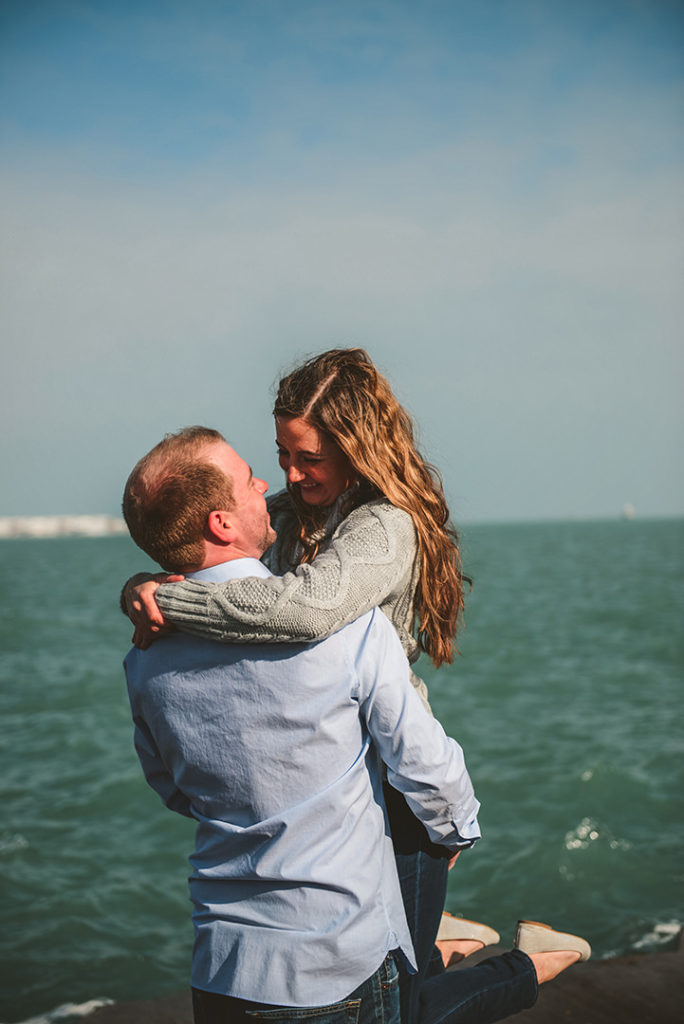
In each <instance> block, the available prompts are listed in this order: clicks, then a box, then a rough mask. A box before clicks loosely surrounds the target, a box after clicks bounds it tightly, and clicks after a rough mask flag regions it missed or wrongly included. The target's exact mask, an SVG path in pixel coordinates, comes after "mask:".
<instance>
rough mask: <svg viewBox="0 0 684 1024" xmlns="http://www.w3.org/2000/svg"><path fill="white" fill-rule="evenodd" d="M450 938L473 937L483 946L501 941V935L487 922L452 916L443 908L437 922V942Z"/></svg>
mask: <svg viewBox="0 0 684 1024" xmlns="http://www.w3.org/2000/svg"><path fill="white" fill-rule="evenodd" d="M450 939H452V940H453V939H473V940H475V941H476V942H481V943H482V945H483V946H494V945H496V943H497V942H500V941H501V936H500V935H499V933H498V932H497V931H494V929H493V928H490V927H489V925H488V924H480V922H479V921H469V920H468V919H467V918H466V917H454V916H453V914H448V913H447V912H446V910H445V911H444V913H443V914H442V920H441V921H440V922H439V931H438V932H437V942H447V941H449V940H450Z"/></svg>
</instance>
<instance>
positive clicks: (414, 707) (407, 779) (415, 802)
mask: <svg viewBox="0 0 684 1024" xmlns="http://www.w3.org/2000/svg"><path fill="white" fill-rule="evenodd" d="M359 627H360V628H361V627H365V633H364V635H363V637H362V639H361V642H360V643H359V645H358V647H357V648H356V649H355V651H354V658H355V663H356V664H355V677H356V680H357V687H358V689H357V691H356V692H355V694H354V696H355V697H356V698H357V699H358V700H359V704H360V707H361V711H362V714H363V716H364V719H365V721H366V725H367V727H368V730H369V733H370V735H371V737H372V739H373V741H374V743H375V745H376V747H377V750H378V753H379V754H380V757H381V758H382V760H383V761H384V763H385V765H386V766H387V780H388V782H389V783H390V785H392V786H394V788H395V789H397V790H399V792H400V793H402V794H403V795H404V797H405V799H406V802H407V803H408V805H409V807H410V808H411V810H412V811H413V813H414V814H415V815H416V817H417V818H419V819H420V821H422V823H423V824H424V825H425V828H426V829H427V831H428V834H429V835H430V838H431V839H432V841H433V842H435V843H440V844H442V845H443V846H446V847H448V848H449V849H453V850H458V849H463V848H466V847H469V846H472V845H473V843H474V842H475V841H476V840H477V839H479V838H480V829H479V825H478V821H477V814H478V811H479V808H480V804H479V802H478V801H477V799H476V798H475V793H474V791H473V785H472V782H471V780H470V776H469V775H468V771H467V769H466V765H465V758H464V754H463V750H462V748H461V747H460V745H459V744H458V743H457V742H456V741H455V740H453V739H451V738H450V737H449V736H447V735H446V733H445V732H444V729H443V728H442V726H441V725H440V723H439V722H438V721H437V720H436V719H435V718H433V717H432V716H431V715H430V714H429V713H428V712H427V711H426V709H425V708H424V706H423V704H422V703H421V700H420V698H419V697H418V695H417V694H416V692H415V690H414V689H413V687H412V686H411V683H410V681H409V670H408V666H407V664H406V658H405V656H404V653H403V650H402V648H401V644H400V643H399V641H398V639H397V636H396V633H395V632H394V629H393V628H392V626H391V624H390V623H389V621H388V620H387V619H386V618H385V616H384V615H383V614H382V612H380V611H379V610H377V609H376V610H375V611H374V612H373V613H372V615H370V616H367V617H365V618H364V620H363V622H360V623H359Z"/></svg>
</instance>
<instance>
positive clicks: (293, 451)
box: [276, 416, 356, 506]
mask: <svg viewBox="0 0 684 1024" xmlns="http://www.w3.org/2000/svg"><path fill="white" fill-rule="evenodd" d="M276 445H277V446H278V461H279V462H280V468H281V469H282V470H283V471H284V473H285V477H286V479H287V481H288V483H290V484H294V485H296V486H297V487H298V488H299V493H300V494H301V496H302V501H305V502H306V504H307V505H324V506H325V505H332V504H333V502H334V501H336V500H337V498H339V496H340V494H342V493H343V492H344V491H346V489H347V488H348V487H349V485H350V484H351V483H352V482H353V481H354V480H355V479H356V473H355V472H354V470H353V468H352V465H351V463H350V461H349V459H348V458H347V456H346V455H345V454H344V453H343V452H341V451H340V449H339V448H338V447H337V445H336V444H335V442H334V441H331V440H330V438H329V437H327V436H326V435H325V434H323V433H321V431H320V430H319V429H318V428H317V427H314V426H312V425H311V424H310V423H309V422H308V421H307V420H305V419H302V418H301V417H300V416H295V417H284V416H276Z"/></svg>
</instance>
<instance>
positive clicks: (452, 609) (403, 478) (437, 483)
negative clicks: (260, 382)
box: [273, 348, 464, 667]
mask: <svg viewBox="0 0 684 1024" xmlns="http://www.w3.org/2000/svg"><path fill="white" fill-rule="evenodd" d="M273 413H274V415H275V416H282V417H285V418H287V417H301V418H303V419H305V420H307V422H309V423H311V424H312V425H313V426H315V427H316V428H317V429H318V430H320V431H322V432H323V433H324V434H326V435H327V436H328V437H329V438H330V439H332V441H334V443H335V444H336V445H337V446H338V448H340V449H341V450H342V451H343V452H344V454H345V455H346V456H347V458H348V459H349V461H350V463H351V465H352V467H353V469H354V470H355V472H356V473H357V474H358V477H359V486H358V487H357V488H356V490H355V491H353V492H352V493H353V500H352V503H351V504H350V507H349V508H348V509H347V510H346V511H347V512H350V511H351V510H352V508H354V507H356V506H358V505H360V504H361V503H362V502H364V501H368V500H369V499H370V498H373V497H378V496H379V495H384V496H385V497H386V498H387V500H388V501H390V502H391V503H392V504H393V505H395V506H396V507H397V508H401V509H403V510H404V511H405V512H408V513H409V515H410V516H411V518H412V519H413V522H414V525H415V528H416V533H417V535H418V546H419V550H420V557H421V571H420V581H419V584H418V589H417V592H416V598H415V605H414V609H415V614H416V620H417V623H418V635H417V639H418V644H419V646H420V648H421V649H422V650H423V651H425V652H426V653H427V654H428V655H429V656H430V657H431V658H432V661H433V662H434V664H435V665H436V666H438V667H439V665H441V664H443V663H444V662H451V661H453V656H454V636H455V633H456V628H457V626H458V620H459V616H460V614H461V612H462V610H463V580H464V577H463V576H462V573H461V558H460V554H459V550H458V538H457V536H456V532H455V530H454V529H453V527H452V526H451V524H450V522H449V509H448V508H447V504H446V500H445V498H444V491H443V488H442V481H441V477H440V475H439V472H438V471H437V470H436V469H435V468H434V467H433V466H431V465H429V464H428V463H427V462H426V461H425V460H424V459H423V457H422V456H421V454H420V452H419V451H418V450H417V448H416V445H415V442H414V433H413V423H412V421H411V418H410V416H409V415H408V413H407V412H406V410H405V409H403V408H402V406H401V405H400V404H399V402H398V401H397V400H396V398H395V397H394V395H393V394H392V389H391V388H390V386H389V384H388V382H387V380H386V379H385V378H384V377H383V376H382V374H381V373H379V372H378V371H377V370H376V368H375V366H374V365H373V363H372V362H371V360H370V357H369V356H368V353H367V352H365V351H364V350H363V349H361V348H348V349H331V350H330V351H329V352H323V353H322V354H321V355H319V356H315V357H314V358H312V359H309V360H308V361H307V362H305V363H303V364H302V365H301V366H299V367H297V368H296V369H295V370H293V371H292V373H290V374H288V375H287V376H286V377H283V379H282V380H281V381H280V384H279V386H278V392H277V395H276V400H275V406H274V409H273ZM288 490H289V491H290V497H291V500H292V501H293V503H294V506H295V509H296V511H297V515H298V518H299V522H300V527H301V528H300V535H299V541H300V543H301V545H302V548H303V550H304V555H303V558H302V561H305V562H310V561H312V559H313V558H314V557H315V555H316V552H317V551H318V545H319V543H320V540H321V538H322V535H323V526H324V523H325V518H326V512H327V510H326V509H321V508H318V507H316V506H311V505H307V504H306V503H305V502H303V501H302V499H301V497H300V496H299V493H298V489H297V488H296V487H291V486H290V485H289V484H288Z"/></svg>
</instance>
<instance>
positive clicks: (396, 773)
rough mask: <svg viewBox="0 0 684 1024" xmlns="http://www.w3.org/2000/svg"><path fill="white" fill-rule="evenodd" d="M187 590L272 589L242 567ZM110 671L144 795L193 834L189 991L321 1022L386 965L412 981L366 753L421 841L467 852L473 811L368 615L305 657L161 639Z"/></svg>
mask: <svg viewBox="0 0 684 1024" xmlns="http://www.w3.org/2000/svg"><path fill="white" fill-rule="evenodd" d="M192 575H193V576H194V578H195V579H204V580H209V581H215V582H221V581H223V580H227V579H234V578H237V577H245V576H264V575H270V574H269V572H268V570H267V569H266V568H265V567H264V566H263V565H262V564H261V563H260V562H258V561H256V560H253V559H239V560H235V561H230V562H224V563H222V564H221V565H219V566H214V567H212V568H211V569H207V570H202V571H201V572H199V573H195V574H192ZM125 668H126V676H127V680H128V691H129V697H130V702H131V708H132V711H133V718H134V722H135V727H136V728H135V743H136V749H137V751H138V755H139V757H140V761H141V763H142V767H143V770H144V772H145V776H146V778H147V781H148V782H149V784H150V785H151V786H152V787H153V788H154V789H155V790H156V791H157V792H158V793H159V795H160V796H161V797H162V799H163V800H164V802H165V803H166V804H167V806H169V807H170V808H171V809H172V810H175V811H178V812H179V813H181V814H186V815H189V816H191V817H193V818H195V819H196V820H197V822H198V825H197V834H196V843H195V851H194V854H193V855H192V857H191V858H190V861H191V864H192V866H193V869H194V870H193V874H192V876H191V878H190V895H191V899H192V902H193V904H194V912H193V922H194V926H195V946H194V952H193V964H192V984H193V986H195V987H196V988H200V989H205V990H207V991H210V992H218V993H221V994H224V995H232V996H236V997H239V998H242V999H250V1000H255V1001H258V1002H262V1003H275V1004H284V1005H291V1006H319V1005H325V1004H326V1003H331V1002H335V1001H337V1000H339V999H343V998H344V997H345V996H346V995H348V994H349V992H352V991H353V990H354V989H355V988H356V987H357V986H358V985H360V984H361V983H362V982H363V981H364V980H365V979H366V978H368V977H369V976H370V975H371V974H372V973H373V972H374V971H375V970H376V969H377V968H378V967H379V966H380V964H381V963H382V961H383V960H384V958H385V956H386V954H387V953H388V952H389V951H390V950H393V949H400V950H401V951H402V952H403V953H404V955H405V957H406V959H407V960H408V962H409V964H410V965H412V966H413V967H415V964H414V958H413V949H412V946H411V939H410V936H409V933H408V928H407V925H406V919H405V916H404V910H403V906H402V901H401V892H400V888H399V881H398V878H397V872H396V866H395V861H394V854H393V849H392V842H391V839H390V837H389V835H388V828H387V825H386V815H385V812H384V807H383V803H382V769H381V766H380V764H379V761H378V756H377V754H376V751H377V753H378V754H379V756H380V758H382V760H383V761H384V762H385V764H386V765H387V775H388V779H389V781H390V783H391V784H392V785H393V786H395V787H396V788H397V789H399V790H401V792H402V793H404V795H405V797H406V799H407V801H408V803H409V804H410V806H411V807H412V809H413V810H414V811H415V813H416V814H417V815H418V817H419V818H420V819H421V821H423V823H424V824H425V826H426V828H427V830H428V832H429V834H430V837H431V838H432V839H433V841H434V842H437V843H442V844H444V845H445V846H447V847H449V848H451V849H453V850H456V849H458V848H461V847H463V846H470V845H471V844H472V842H473V841H474V839H476V838H477V837H478V836H479V830H478V826H477V811H478V808H479V804H478V802H477V800H476V799H475V795H474V793H473V788H472V785H471V782H470V778H469V776H468V773H467V771H466V768H465V763H464V759H463V752H462V750H461V748H460V746H459V745H458V744H457V743H456V742H455V741H454V740H452V739H449V738H448V737H447V736H446V735H445V734H444V731H443V729H442V727H441V726H440V725H439V723H438V722H437V721H436V720H435V719H434V718H432V717H431V716H430V715H429V714H428V712H427V711H426V710H425V708H424V707H423V705H422V703H421V701H420V698H419V697H418V696H417V694H416V692H415V690H414V689H413V687H412V685H411V683H410V681H409V667H408V663H407V661H406V656H405V654H404V652H403V650H402V647H401V644H400V642H399V640H398V638H397V635H396V633H395V631H394V628H393V627H392V626H391V624H390V623H389V621H388V619H387V618H386V617H385V616H384V615H383V614H382V612H380V611H379V610H378V609H375V610H374V611H371V612H368V613H367V614H365V615H363V616H362V617H361V618H359V619H358V620H357V621H356V622H353V623H351V625H349V626H346V627H345V628H344V629H342V630H340V631H339V632H338V633H335V634H334V635H333V636H331V637H329V638H328V639H326V640H322V641H320V642H318V643H315V644H310V645H303V644H282V645H280V644H269V645H265V644H264V645H260V644H249V645H247V644H244V645H243V644H220V643H216V642H214V641H209V640H204V639H201V638H199V637H193V636H188V635H184V634H182V633H175V634H173V635H171V636H169V637H165V638H163V639H162V640H159V641H158V642H157V643H155V644H153V645H152V647H150V648H149V650H147V651H139V650H136V649H133V650H131V652H130V653H129V654H128V656H127V657H126V660H125Z"/></svg>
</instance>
